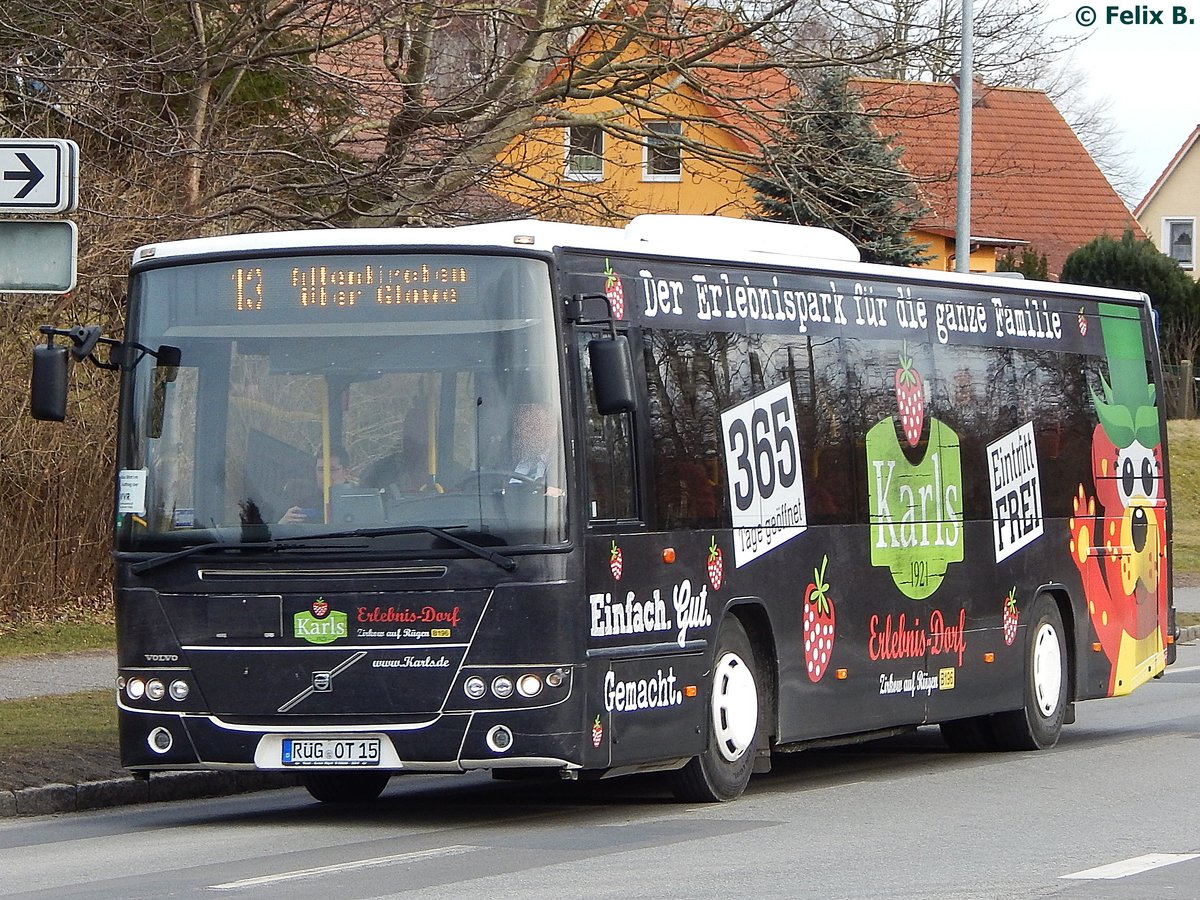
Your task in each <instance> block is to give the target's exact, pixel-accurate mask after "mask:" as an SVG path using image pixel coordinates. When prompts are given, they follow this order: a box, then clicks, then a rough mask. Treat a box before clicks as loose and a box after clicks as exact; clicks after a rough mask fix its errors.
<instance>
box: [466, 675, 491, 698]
mask: <svg viewBox="0 0 1200 900" xmlns="http://www.w3.org/2000/svg"><path fill="white" fill-rule="evenodd" d="M463 690H464V691H465V692H466V695H467V696H468V697H470V698H471V699H472V700H478V699H479V698H480V697H482V696H483V695H484V694H486V693H487V685H486V684H485V683H484V681H483V679H482V678H480V677H479V676H478V675H472V676H471V677H470V678H468V679H467V683H466V684H464V685H463Z"/></svg>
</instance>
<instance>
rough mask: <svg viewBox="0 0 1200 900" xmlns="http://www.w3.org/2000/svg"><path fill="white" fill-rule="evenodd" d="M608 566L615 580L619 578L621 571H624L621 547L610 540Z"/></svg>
mask: <svg viewBox="0 0 1200 900" xmlns="http://www.w3.org/2000/svg"><path fill="white" fill-rule="evenodd" d="M608 568H609V570H610V571H611V572H612V576H613V578H615V579H616V580H617V581H620V580H621V573H622V572H624V571H625V562H624V559H623V557H622V554H621V548H620V547H618V546H617V542H616V541H613V542H612V552H611V553H610V554H609V557H608Z"/></svg>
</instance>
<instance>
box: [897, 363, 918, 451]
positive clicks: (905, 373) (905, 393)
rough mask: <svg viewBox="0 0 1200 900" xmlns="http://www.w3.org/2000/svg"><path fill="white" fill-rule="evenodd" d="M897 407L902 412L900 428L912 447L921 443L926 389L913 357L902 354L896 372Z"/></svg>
mask: <svg viewBox="0 0 1200 900" xmlns="http://www.w3.org/2000/svg"><path fill="white" fill-rule="evenodd" d="M896 406H897V407H898V408H899V410H900V427H901V428H903V429H904V438H905V440H907V441H908V444H909V446H910V447H915V446H917V444H919V443H920V442H921V430H922V428H924V427H925V388H924V385H923V384H922V383H921V375H920V373H919V372H917V370H916V369H914V368H913V365H912V357H911V356H909V355H908V354H907V353H905V352H901V353H900V368H898V369H897V370H896Z"/></svg>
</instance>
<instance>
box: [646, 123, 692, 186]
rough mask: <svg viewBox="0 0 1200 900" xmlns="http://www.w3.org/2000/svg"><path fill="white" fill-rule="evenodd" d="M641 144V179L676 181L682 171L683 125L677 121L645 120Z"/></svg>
mask: <svg viewBox="0 0 1200 900" xmlns="http://www.w3.org/2000/svg"><path fill="white" fill-rule="evenodd" d="M646 131H648V132H649V134H648V135H647V136H646V143H645V144H644V145H643V146H642V181H678V180H679V178H680V176H681V175H682V173H683V148H682V144H681V138H682V137H683V126H682V125H681V124H680V123H679V122H647V123H646Z"/></svg>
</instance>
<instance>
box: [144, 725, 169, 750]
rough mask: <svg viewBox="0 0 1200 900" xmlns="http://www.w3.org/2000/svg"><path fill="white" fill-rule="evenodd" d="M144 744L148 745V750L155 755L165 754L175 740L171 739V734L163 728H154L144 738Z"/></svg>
mask: <svg viewBox="0 0 1200 900" xmlns="http://www.w3.org/2000/svg"><path fill="white" fill-rule="evenodd" d="M146 743H148V744H149V745H150V749H151V750H153V751H154V752H155V753H166V752H167V751H168V750H170V749H171V745H172V744H174V743H175V739H174V738H173V737H171V732H169V731H167V729H165V728H155V729H154V730H153V731H152V732H150V734H149V736H148V737H147V738H146Z"/></svg>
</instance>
